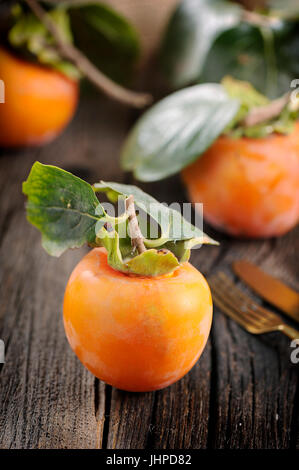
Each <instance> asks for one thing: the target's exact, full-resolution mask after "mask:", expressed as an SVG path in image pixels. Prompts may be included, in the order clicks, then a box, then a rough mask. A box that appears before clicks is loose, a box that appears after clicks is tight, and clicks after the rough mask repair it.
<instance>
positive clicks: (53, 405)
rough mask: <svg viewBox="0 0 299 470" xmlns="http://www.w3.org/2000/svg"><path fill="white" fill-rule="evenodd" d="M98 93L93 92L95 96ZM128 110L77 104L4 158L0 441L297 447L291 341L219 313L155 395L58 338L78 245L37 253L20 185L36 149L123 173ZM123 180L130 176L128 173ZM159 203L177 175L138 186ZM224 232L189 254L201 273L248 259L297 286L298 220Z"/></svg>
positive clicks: (71, 164) (90, 172)
mask: <svg viewBox="0 0 299 470" xmlns="http://www.w3.org/2000/svg"><path fill="white" fill-rule="evenodd" d="M94 100H95V101H94ZM131 116H132V114H131V112H130V111H128V110H126V109H124V108H123V107H120V106H118V105H117V104H115V103H111V102H108V101H107V100H105V99H101V98H95V97H90V98H86V99H84V100H83V102H82V106H81V108H80V110H79V113H78V116H77V118H76V119H75V121H74V122H73V124H72V125H71V126H70V127H69V129H68V130H67V132H66V133H65V134H64V135H63V136H62V137H61V138H59V139H58V140H57V141H56V142H54V143H53V144H51V145H49V146H48V147H45V148H44V149H41V150H38V149H37V150H28V151H25V152H24V151H23V152H19V153H14V152H12V153H10V154H9V153H7V152H6V153H3V156H2V157H1V159H0V258H1V263H0V296H1V297H0V298H1V302H0V337H1V338H3V339H4V340H5V343H6V346H7V355H6V360H7V362H6V364H5V365H4V367H2V370H1V372H0V447H2V448H10V447H11V448H38V447H42V448H61V447H66V448H74V447H78V448H97V447H104V448H105V447H107V448H168V449H172V448H203V447H220V448H225V447H227V448H238V447H244V448H259V447H267V448H287V447H290V446H292V447H296V446H297V447H298V448H299V421H298V420H299V418H298V410H299V408H298V402H299V383H298V366H295V365H292V364H290V360H289V356H290V348H289V342H288V340H287V339H286V338H285V337H283V336H282V335H280V334H279V333H274V334H271V335H264V336H262V337H259V338H257V337H253V336H251V335H249V334H247V333H246V332H244V331H243V330H242V329H241V328H240V327H239V326H238V325H236V324H235V323H234V322H232V321H231V320H229V319H227V318H226V317H225V316H224V315H223V314H222V313H221V312H219V311H218V310H217V309H216V311H215V317H214V324H213V329H212V335H211V338H210V340H209V342H208V345H207V348H206V350H205V352H204V354H203V356H202V358H201V359H200V361H199V362H198V364H197V365H196V366H195V367H194V368H193V370H192V371H191V372H190V373H189V374H188V375H187V376H186V377H185V378H184V379H183V380H181V381H180V382H178V383H177V384H174V385H173V386H171V387H169V388H168V389H166V390H162V391H158V392H155V393H145V394H131V393H126V392H121V391H118V390H116V389H112V388H111V387H110V386H107V385H105V384H103V383H102V382H100V381H98V380H97V379H95V378H94V377H93V376H92V375H91V374H90V373H89V372H88V371H86V370H85V369H84V368H83V366H82V365H81V364H80V362H79V361H78V360H77V359H76V357H75V356H74V354H73V353H72V352H71V350H70V348H69V346H68V344H67V341H66V339H65V335H64V331H63V325H62V318H61V304H62V299H63V290H64V286H65V283H66V281H67V278H68V276H69V274H70V272H71V270H72V268H73V267H74V266H75V264H76V263H77V262H78V260H79V259H80V257H81V256H82V255H83V254H84V252H85V250H84V249H83V250H79V251H73V252H70V253H67V254H65V255H64V256H63V257H62V258H60V259H58V260H57V259H52V258H50V257H49V256H48V255H47V254H46V253H44V252H43V250H42V248H41V246H40V236H39V234H38V232H37V231H36V230H35V229H34V228H33V227H30V226H29V224H27V222H26V221H25V216H24V208H23V204H24V199H23V196H22V195H21V192H20V183H21V181H22V180H24V179H25V177H26V176H27V174H28V171H29V169H30V167H31V164H32V163H33V161H34V160H36V159H38V160H40V161H42V162H44V163H52V164H57V165H61V166H63V167H64V168H67V169H70V170H71V171H74V172H76V173H77V174H79V175H81V176H82V177H84V178H87V179H88V180H89V181H91V182H93V181H95V180H98V179H100V178H103V179H107V180H109V179H110V180H117V181H122V180H123V179H124V176H123V175H122V174H121V172H120V170H119V165H118V155H119V149H120V146H121V143H122V140H123V138H124V136H125V133H126V131H127V127H128V125H129V123H130V121H131ZM126 178H127V177H126ZM143 188H144V189H145V190H147V191H149V192H151V193H152V194H153V195H154V196H156V197H157V198H158V199H159V200H161V201H166V202H172V201H179V202H182V201H184V200H186V195H185V193H184V190H183V188H182V185H181V183H180V181H179V178H178V177H176V178H171V179H169V180H167V181H164V182H159V183H155V184H151V185H149V184H148V185H143ZM210 233H211V235H212V236H214V237H215V238H218V239H219V238H220V239H221V247H219V248H218V247H203V248H202V249H201V250H196V251H195V252H194V253H193V255H192V262H193V264H194V265H195V266H196V267H197V268H198V269H200V270H201V271H202V273H203V274H204V275H205V276H208V275H210V274H211V273H212V272H214V271H215V270H217V269H224V270H226V271H227V272H230V270H229V266H230V264H231V262H232V261H233V260H234V259H238V258H241V257H246V258H248V259H250V260H252V261H254V262H257V263H258V264H259V265H261V266H262V267H264V268H265V269H266V270H268V271H269V272H272V273H273V274H274V275H276V276H278V277H281V278H282V279H284V280H286V281H287V282H289V284H290V285H292V286H293V287H294V288H296V289H299V279H298V251H299V250H298V249H299V246H298V245H299V237H298V235H299V229H298V228H297V229H296V230H294V231H292V232H291V233H290V234H288V235H286V236H285V237H282V238H280V239H278V240H276V241H274V240H269V241H251V242H249V241H233V240H231V239H230V238H229V237H226V236H220V235H219V234H216V233H214V232H212V231H211V232H210Z"/></svg>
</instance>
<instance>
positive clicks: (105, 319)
mask: <svg viewBox="0 0 299 470" xmlns="http://www.w3.org/2000/svg"><path fill="white" fill-rule="evenodd" d="M63 314H64V326H65V331H66V335H67V338H68V341H69V343H70V345H71V347H72V349H73V350H74V352H75V353H76V355H77V356H78V358H79V359H80V361H81V362H82V363H83V364H84V365H85V366H86V367H87V369H89V370H90V371H91V372H92V373H93V374H94V375H95V376H96V377H98V378H99V379H101V380H104V381H105V382H107V383H108V384H111V385H113V386H115V387H117V388H119V389H122V390H127V391H135V392H136V391H138V392H140V391H151V390H157V389H161V388H163V387H167V386H168V385H170V384H172V383H173V382H175V381H177V380H178V379H180V378H181V377H182V376H184V375H185V374H186V373H187V372H188V371H189V370H190V369H191V368H192V366H193V365H194V364H195V362H196V361H197V360H198V358H199V356H200V355H201V353H202V351H203V349H204V346H205V344H206V342H207V339H208V335H209V332H210V327H211V321H212V299H211V293H210V289H209V287H208V284H207V282H206V280H205V278H204V277H203V276H202V275H201V274H200V272H199V271H197V269H195V268H194V267H193V266H192V265H191V264H189V263H184V264H182V265H181V266H180V267H178V268H177V269H176V270H175V271H174V272H172V273H170V274H167V275H163V276H159V277H142V276H132V275H127V274H124V273H121V272H119V271H116V270H114V269H113V268H111V267H110V266H109V265H108V263H107V253H106V251H105V249H104V248H94V249H93V250H92V251H91V252H89V253H88V254H87V255H86V256H85V257H84V258H83V259H82V260H81V261H80V262H79V264H78V265H77V266H76V267H75V269H74V271H73V273H72V274H71V277H70V279H69V281H68V284H67V287H66V291H65V297H64V306H63Z"/></svg>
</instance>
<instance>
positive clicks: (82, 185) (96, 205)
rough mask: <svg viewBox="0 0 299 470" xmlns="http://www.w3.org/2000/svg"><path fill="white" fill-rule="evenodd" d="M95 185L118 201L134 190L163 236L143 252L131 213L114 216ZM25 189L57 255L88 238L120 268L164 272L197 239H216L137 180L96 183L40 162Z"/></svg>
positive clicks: (30, 210) (34, 219)
mask: <svg viewBox="0 0 299 470" xmlns="http://www.w3.org/2000/svg"><path fill="white" fill-rule="evenodd" d="M95 191H102V192H105V193H106V194H107V195H108V197H109V198H110V200H112V201H113V202H116V200H117V199H118V197H119V196H121V197H122V198H123V199H126V197H127V196H129V195H132V196H134V198H135V200H136V203H137V205H138V207H140V208H141V209H143V210H144V212H145V214H147V215H149V216H150V217H151V218H152V219H153V220H155V221H156V222H157V223H158V224H160V227H161V236H159V237H157V238H155V239H153V238H152V239H148V240H144V244H145V246H146V248H147V249H146V250H145V251H144V252H143V253H140V254H139V253H138V252H137V250H136V248H135V246H132V242H131V238H130V232H128V230H127V229H128V224H129V222H128V214H127V213H126V212H124V213H123V214H121V215H120V216H118V217H113V216H110V215H109V214H108V213H107V212H105V210H104V208H103V206H102V205H101V203H100V202H99V201H98V199H97V197H96V195H95ZM23 192H24V194H26V195H27V196H28V203H27V218H28V220H29V222H31V223H32V224H33V225H34V226H35V227H37V228H38V229H39V230H40V232H41V233H42V243H43V246H44V248H45V249H46V251H47V252H48V253H49V254H51V255H53V256H59V255H61V254H62V253H63V252H64V251H65V250H66V249H68V248H76V247H80V246H82V245H83V244H85V243H88V244H89V245H91V246H103V247H105V248H106V250H107V252H108V263H109V264H110V266H111V267H112V268H114V269H116V270H118V271H122V272H124V273H132V274H136V275H143V276H159V275H162V274H166V273H168V272H172V271H173V270H174V269H176V268H177V267H178V266H179V265H180V263H181V262H184V261H187V260H188V258H189V255H190V249H191V248H192V247H193V246H194V245H197V244H201V243H211V244H213V243H214V244H216V242H215V241H214V240H212V239H211V238H209V237H207V236H206V235H205V234H204V233H203V232H202V231H201V230H199V229H197V228H195V227H194V226H193V225H192V224H190V223H189V222H187V221H186V220H185V219H184V218H183V217H182V216H181V215H180V214H179V212H177V211H173V210H169V209H167V208H166V207H165V206H164V205H163V204H160V203H158V201H156V200H155V199H154V198H152V197H151V196H149V195H148V194H146V193H144V192H143V191H141V190H139V189H138V188H136V187H135V186H128V185H122V184H118V183H105V182H102V183H99V184H96V185H95V186H94V188H93V187H92V186H90V185H89V184H88V183H86V182H85V181H83V180H81V179H80V178H77V177H76V176H74V175H72V174H71V173H68V172H67V171H64V170H62V169H60V168H57V167H54V166H50V165H42V164H41V163H39V162H36V163H35V164H34V165H33V167H32V169H31V172H30V174H29V176H28V179H27V181H26V182H25V183H23Z"/></svg>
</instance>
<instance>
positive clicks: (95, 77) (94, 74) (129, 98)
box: [25, 0, 152, 108]
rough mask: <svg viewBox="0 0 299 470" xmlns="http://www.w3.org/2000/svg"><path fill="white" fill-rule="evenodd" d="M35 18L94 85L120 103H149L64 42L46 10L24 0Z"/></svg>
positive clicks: (135, 104) (33, 0)
mask: <svg viewBox="0 0 299 470" xmlns="http://www.w3.org/2000/svg"><path fill="white" fill-rule="evenodd" d="M25 1H26V3H27V4H28V6H29V7H30V8H31V10H32V11H33V13H34V14H35V15H36V16H37V18H38V19H39V20H40V21H41V22H42V23H43V24H44V25H45V27H46V28H47V29H48V31H49V32H50V33H51V34H52V36H53V38H54V39H55V41H56V44H57V47H58V49H59V51H60V53H61V55H62V56H63V57H64V58H65V59H67V60H69V61H70V62H72V63H73V64H74V65H76V67H77V68H78V69H79V70H80V71H81V72H82V73H83V75H85V76H86V77H87V78H88V79H89V80H90V81H91V82H92V83H94V85H96V86H97V87H98V88H100V89H101V90H102V91H104V92H105V93H106V94H107V95H108V96H110V97H111V98H113V99H115V100H118V101H121V102H122V103H125V104H128V105H130V106H134V107H136V108H142V107H144V106H146V105H147V104H149V103H151V101H152V97H151V95H149V94H147V93H136V92H134V91H131V90H127V89H126V88H123V87H122V86H120V85H118V84H117V83H115V82H113V81H112V80H111V79H110V78H108V77H106V75H104V74H103V73H102V72H101V71H100V70H99V69H97V67H95V66H94V65H93V63H92V62H90V60H89V59H88V58H87V57H86V56H85V55H84V54H83V53H82V52H81V51H80V50H79V49H77V48H76V47H75V46H73V45H72V44H70V43H66V42H65V41H64V39H63V38H62V36H61V33H60V31H59V29H58V28H57V27H56V24H55V23H54V21H53V20H52V19H51V17H50V16H49V15H48V14H47V12H46V11H45V10H44V9H43V8H42V7H41V6H40V5H39V3H38V2H37V1H36V0H25Z"/></svg>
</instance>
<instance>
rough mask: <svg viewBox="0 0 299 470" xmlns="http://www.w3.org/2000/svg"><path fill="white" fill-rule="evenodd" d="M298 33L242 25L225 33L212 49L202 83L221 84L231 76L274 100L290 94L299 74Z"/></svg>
mask: <svg viewBox="0 0 299 470" xmlns="http://www.w3.org/2000/svg"><path fill="white" fill-rule="evenodd" d="M298 41H299V35H298V29H297V32H296V28H295V25H286V26H285V27H283V28H282V29H277V30H275V29H273V30H272V29H270V28H267V29H265V28H264V29H261V30H259V29H257V28H255V27H252V26H249V25H246V24H242V25H240V26H239V27H237V28H234V29H232V30H230V31H227V32H225V33H223V34H222V35H221V36H220V37H219V38H218V39H217V40H216V42H215V44H214V46H213V47H212V49H211V51H210V53H209V55H208V57H207V61H206V64H205V68H204V70H203V73H202V74H199V75H198V79H200V81H204V82H205V81H209V80H211V79H212V78H213V80H215V81H220V80H221V79H222V78H223V76H225V75H227V74H229V75H232V76H233V77H234V78H237V79H239V80H245V81H248V82H250V83H252V85H253V86H254V87H255V88H256V89H257V90H259V91H260V92H262V93H264V94H265V95H267V96H268V97H270V98H275V97H278V96H280V95H282V94H283V93H285V92H287V91H288V90H289V87H290V82H291V80H292V79H293V78H294V76H296V75H294V73H295V71H296V69H297V70H298V59H299V51H298Z"/></svg>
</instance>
